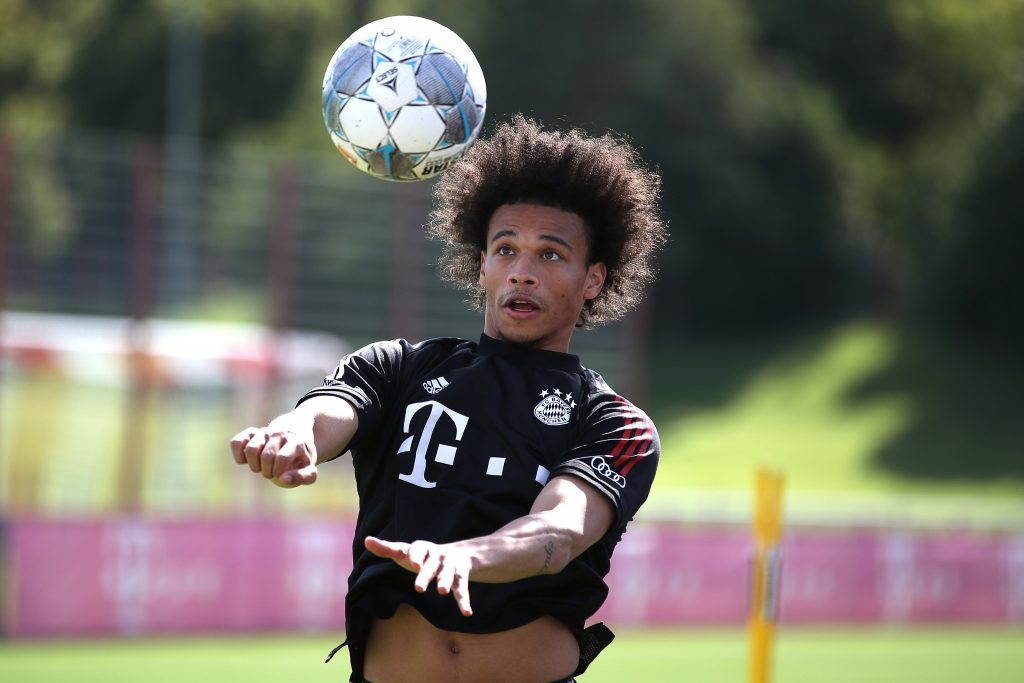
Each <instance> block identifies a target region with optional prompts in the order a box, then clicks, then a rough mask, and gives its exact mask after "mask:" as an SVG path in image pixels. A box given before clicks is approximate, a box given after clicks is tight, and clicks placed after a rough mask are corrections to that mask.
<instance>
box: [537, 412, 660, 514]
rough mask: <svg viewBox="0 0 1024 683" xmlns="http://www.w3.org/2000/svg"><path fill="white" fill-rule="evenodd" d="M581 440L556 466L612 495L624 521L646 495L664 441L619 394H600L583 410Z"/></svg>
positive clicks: (557, 469)
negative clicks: (589, 406)
mask: <svg viewBox="0 0 1024 683" xmlns="http://www.w3.org/2000/svg"><path fill="white" fill-rule="evenodd" d="M583 419H584V423H583V425H582V429H581V432H580V437H579V439H578V441H577V443H576V444H575V445H574V446H573V447H572V448H570V450H569V452H568V453H567V454H566V457H565V459H564V460H563V461H562V462H561V463H559V464H558V465H557V466H556V467H555V468H554V469H553V470H552V472H551V475H552V476H555V475H558V474H569V475H574V476H577V477H580V478H581V479H584V480H586V481H587V482H588V483H590V484H592V485H593V486H594V487H596V488H597V489H598V490H599V491H601V492H602V493H603V494H604V495H606V496H608V498H609V499H611V501H612V503H613V505H614V506H615V510H616V513H617V521H618V524H617V526H618V527H619V528H623V527H625V525H626V523H627V522H629V520H631V519H632V518H633V516H634V515H635V514H636V512H637V510H639V509H640V506H641V505H643V503H644V501H645V500H647V495H648V493H650V490H651V484H652V483H653V482H654V473H655V471H656V470H657V469H658V457H659V455H660V453H661V442H660V441H659V439H658V431H657V429H655V427H654V423H653V422H651V420H650V418H649V417H647V414H646V413H644V411H642V410H640V409H639V408H637V407H636V406H634V405H633V404H632V403H630V402H629V401H627V400H626V399H624V398H622V397H621V396H617V395H615V394H601V395H600V396H599V397H598V399H597V400H596V401H595V402H594V404H593V405H592V406H591V408H590V410H589V411H588V412H587V413H586V414H585V415H584V416H583Z"/></svg>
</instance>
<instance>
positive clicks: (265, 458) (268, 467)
mask: <svg viewBox="0 0 1024 683" xmlns="http://www.w3.org/2000/svg"><path fill="white" fill-rule="evenodd" d="M281 442H282V438H281V437H280V436H278V435H274V436H270V437H268V438H267V444H266V445H265V446H264V447H263V452H262V453H260V474H262V475H263V477H264V478H266V479H273V478H274V463H275V461H276V460H277V457H278V452H279V451H280V449H281Z"/></svg>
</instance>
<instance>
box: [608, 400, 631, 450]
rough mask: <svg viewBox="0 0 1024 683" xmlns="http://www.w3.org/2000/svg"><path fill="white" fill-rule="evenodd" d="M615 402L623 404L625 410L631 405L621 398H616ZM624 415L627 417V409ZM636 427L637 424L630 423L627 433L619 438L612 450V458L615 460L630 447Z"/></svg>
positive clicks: (627, 426)
mask: <svg viewBox="0 0 1024 683" xmlns="http://www.w3.org/2000/svg"><path fill="white" fill-rule="evenodd" d="M615 400H616V401H618V402H619V403H621V404H622V405H623V408H625V406H628V405H629V404H628V403H627V402H626V399H624V398H622V397H621V396H616V397H615ZM623 414H624V416H625V415H626V411H625V409H624V410H623ZM625 419H627V420H628V419H629V417H626V418H625ZM634 425H636V423H635V422H630V423H628V424H627V425H626V431H625V433H624V434H623V435H622V436H621V437H620V438H619V442H618V443H617V444H615V448H614V449H612V456H611V457H613V458H615V457H618V456H619V455H620V454H621V453H622V451H623V449H625V448H626V447H627V446H628V445H629V442H630V440H631V439H632V437H633V427H634Z"/></svg>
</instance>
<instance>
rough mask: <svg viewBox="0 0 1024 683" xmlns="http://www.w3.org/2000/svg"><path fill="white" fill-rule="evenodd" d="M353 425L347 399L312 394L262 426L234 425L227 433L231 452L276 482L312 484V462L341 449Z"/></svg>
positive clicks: (287, 485) (355, 422)
mask: <svg viewBox="0 0 1024 683" xmlns="http://www.w3.org/2000/svg"><path fill="white" fill-rule="evenodd" d="M358 426H359V417H358V416H357V415H356V411H355V408H353V407H352V404H351V403H349V402H348V401H346V400H344V399H339V398H335V397H332V396H314V397H313V398H310V399H308V400H306V401H303V402H302V403H300V404H299V405H298V407H296V408H295V409H294V410H292V411H291V412H289V413H285V414H284V415H281V416H280V417H276V418H274V419H273V420H272V421H271V422H270V424H269V425H267V426H266V427H249V428H247V429H243V430H242V431H240V432H239V433H238V434H236V435H235V436H234V437H233V438H232V439H231V455H232V456H233V457H234V459H235V462H236V463H238V464H239V465H246V464H247V465H249V469H251V470H252V471H253V472H255V473H257V474H261V475H263V476H264V477H265V478H267V479H270V480H271V481H272V482H273V483H275V484H277V485H278V486H283V487H285V488H293V487H295V486H301V485H303V484H312V483H313V482H315V481H316V475H317V472H316V466H317V463H318V462H325V461H327V460H330V459H331V458H332V457H334V456H335V455H336V454H338V453H341V452H343V451H345V449H347V448H348V444H349V442H350V441H352V437H353V436H354V435H355V433H356V428H357V427H358Z"/></svg>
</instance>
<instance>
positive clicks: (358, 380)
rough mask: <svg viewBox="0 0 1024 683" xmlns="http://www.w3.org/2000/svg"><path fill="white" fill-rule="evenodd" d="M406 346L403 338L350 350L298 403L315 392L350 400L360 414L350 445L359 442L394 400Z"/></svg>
mask: <svg viewBox="0 0 1024 683" xmlns="http://www.w3.org/2000/svg"><path fill="white" fill-rule="evenodd" d="M405 346H406V344H405V342H403V341H402V340H395V341H381V342H375V343H373V344H369V345H367V346H364V347H363V348H361V349H359V350H358V351H354V352H352V353H350V354H349V355H347V356H345V357H344V358H342V359H341V362H340V363H338V367H336V368H335V369H334V372H332V373H331V374H329V375H327V376H326V377H325V378H324V381H323V384H322V385H321V386H319V387H316V388H314V389H312V390H310V391H308V392H306V394H305V395H303V396H302V398H300V399H299V401H298V403H297V404H296V405H298V404H301V403H302V402H303V401H306V400H308V399H310V398H313V397H314V396H333V397H336V398H341V399H344V400H346V401H348V402H349V403H351V404H352V406H353V407H354V408H355V409H356V414H357V415H358V416H359V428H358V430H357V431H356V434H355V436H354V437H353V439H352V442H351V443H350V444H349V445H350V446H355V445H357V444H358V443H359V441H360V439H361V438H362V436H363V435H365V434H368V433H371V432H373V431H375V430H376V428H377V426H378V425H379V424H380V422H381V417H382V413H383V409H384V407H385V406H388V405H390V404H391V402H392V401H391V398H392V396H393V395H394V393H395V392H396V390H397V387H398V384H399V374H400V372H401V369H402V361H403V358H404V356H405Z"/></svg>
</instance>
